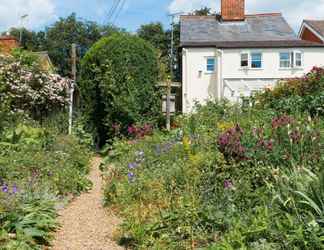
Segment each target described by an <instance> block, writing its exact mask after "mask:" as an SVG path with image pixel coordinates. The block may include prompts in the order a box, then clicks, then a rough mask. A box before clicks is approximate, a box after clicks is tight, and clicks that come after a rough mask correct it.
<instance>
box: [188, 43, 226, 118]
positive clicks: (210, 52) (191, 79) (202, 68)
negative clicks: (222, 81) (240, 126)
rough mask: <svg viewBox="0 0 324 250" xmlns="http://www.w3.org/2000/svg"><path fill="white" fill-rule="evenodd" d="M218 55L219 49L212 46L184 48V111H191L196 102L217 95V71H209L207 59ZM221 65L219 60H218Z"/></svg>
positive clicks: (203, 101)
mask: <svg viewBox="0 0 324 250" xmlns="http://www.w3.org/2000/svg"><path fill="white" fill-rule="evenodd" d="M208 57H216V58H218V56H217V50H216V49H212V48H201V49H190V48H189V49H184V50H183V91H182V92H183V111H184V113H187V112H190V111H191V110H192V108H193V107H194V105H195V102H199V103H205V101H206V100H208V99H212V98H216V96H217V83H218V79H217V76H218V74H217V72H218V71H219V70H218V69H217V70H216V71H215V72H214V73H208V72H207V69H206V60H207V58H208ZM216 65H217V67H219V65H220V64H219V62H217V64H216Z"/></svg>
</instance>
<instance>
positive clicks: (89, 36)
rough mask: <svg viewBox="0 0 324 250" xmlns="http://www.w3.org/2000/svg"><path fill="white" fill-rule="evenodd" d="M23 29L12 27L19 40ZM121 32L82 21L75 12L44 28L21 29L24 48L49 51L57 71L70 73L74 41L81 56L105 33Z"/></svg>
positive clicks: (11, 31)
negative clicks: (35, 29)
mask: <svg viewBox="0 0 324 250" xmlns="http://www.w3.org/2000/svg"><path fill="white" fill-rule="evenodd" d="M20 31H21V29H20V28H19V29H16V28H13V29H11V30H10V35H12V36H15V37H16V38H17V39H18V40H19V39H20ZM119 31H121V30H120V29H118V28H117V27H112V26H102V25H99V24H97V23H95V22H91V21H86V20H81V19H79V18H77V16H76V14H75V13H72V14H71V15H69V16H68V17H66V18H60V19H59V20H58V21H57V22H55V23H54V24H52V25H51V26H49V27H47V28H46V29H45V30H42V31H38V32H35V31H29V30H27V29H23V30H22V48H24V49H27V50H30V51H47V52H48V54H49V56H50V58H51V60H52V61H53V63H54V65H55V67H56V68H57V69H58V73H59V74H60V75H62V76H70V72H71V63H70V57H71V56H70V55H71V53H70V51H71V46H72V43H76V44H77V45H78V48H79V49H78V55H79V56H80V57H83V55H84V54H85V52H86V51H87V50H88V49H89V48H90V47H91V46H92V45H93V44H94V43H95V42H96V41H98V40H99V39H100V38H102V37H103V36H107V35H111V34H112V33H115V32H119Z"/></svg>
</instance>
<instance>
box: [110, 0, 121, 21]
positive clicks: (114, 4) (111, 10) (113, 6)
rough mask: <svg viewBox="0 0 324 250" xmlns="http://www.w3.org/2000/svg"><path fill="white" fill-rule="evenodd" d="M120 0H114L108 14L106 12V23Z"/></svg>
mask: <svg viewBox="0 0 324 250" xmlns="http://www.w3.org/2000/svg"><path fill="white" fill-rule="evenodd" d="M120 1H121V0H115V1H114V3H113V4H112V6H111V8H110V10H109V12H108V14H107V23H109V21H110V20H111V18H112V17H113V16H114V15H115V12H116V10H117V8H118V6H119V4H120Z"/></svg>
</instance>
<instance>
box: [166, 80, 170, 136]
mask: <svg viewBox="0 0 324 250" xmlns="http://www.w3.org/2000/svg"><path fill="white" fill-rule="evenodd" d="M166 128H167V130H168V131H170V130H171V79H169V80H168V82H167V99H166Z"/></svg>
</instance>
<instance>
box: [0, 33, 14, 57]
mask: <svg viewBox="0 0 324 250" xmlns="http://www.w3.org/2000/svg"><path fill="white" fill-rule="evenodd" d="M18 47H19V43H18V41H17V39H16V38H15V37H13V36H0V53H3V54H10V53H11V51H12V50H13V49H16V48H18Z"/></svg>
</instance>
